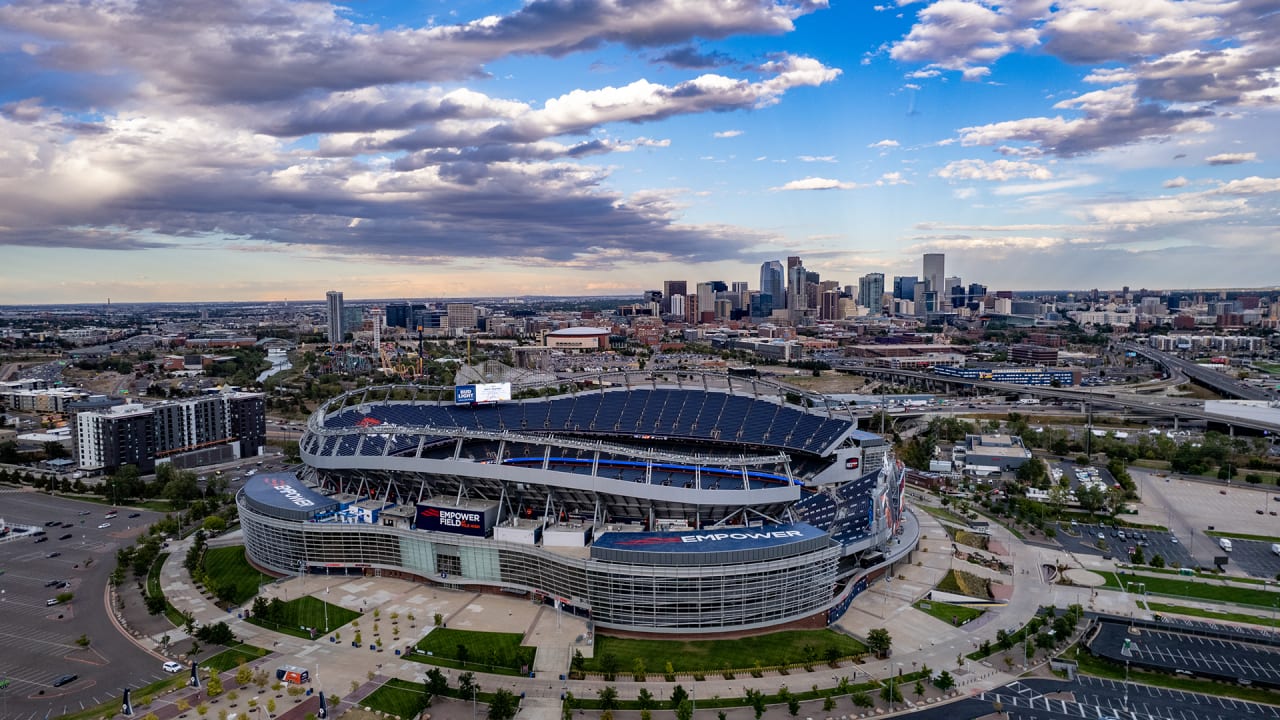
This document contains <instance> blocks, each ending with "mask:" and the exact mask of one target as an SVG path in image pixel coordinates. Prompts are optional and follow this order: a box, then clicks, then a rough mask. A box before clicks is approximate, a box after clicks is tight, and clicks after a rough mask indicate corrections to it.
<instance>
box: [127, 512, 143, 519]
mask: <svg viewBox="0 0 1280 720" xmlns="http://www.w3.org/2000/svg"><path fill="white" fill-rule="evenodd" d="M129 517H131V518H136V517H142V513H140V512H131V513H129Z"/></svg>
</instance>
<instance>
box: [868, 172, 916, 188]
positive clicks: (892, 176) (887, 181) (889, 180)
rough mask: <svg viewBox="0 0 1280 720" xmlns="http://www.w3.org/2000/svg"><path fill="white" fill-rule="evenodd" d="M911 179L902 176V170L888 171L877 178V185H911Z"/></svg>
mask: <svg viewBox="0 0 1280 720" xmlns="http://www.w3.org/2000/svg"><path fill="white" fill-rule="evenodd" d="M910 184H911V181H910V180H907V179H906V178H904V177H902V173H900V172H887V173H885V174H884V175H881V176H880V179H879V180H876V185H881V186H883V185H910Z"/></svg>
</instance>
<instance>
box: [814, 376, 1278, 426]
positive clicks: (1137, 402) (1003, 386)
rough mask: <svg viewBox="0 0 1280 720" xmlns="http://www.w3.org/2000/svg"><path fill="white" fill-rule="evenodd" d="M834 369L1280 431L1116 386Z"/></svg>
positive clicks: (1261, 423)
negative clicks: (1122, 392) (1126, 392)
mask: <svg viewBox="0 0 1280 720" xmlns="http://www.w3.org/2000/svg"><path fill="white" fill-rule="evenodd" d="M832 368H833V369H835V370H839V371H841V372H848V373H853V374H856V375H865V376H868V377H876V378H886V379H893V380H897V381H900V382H904V383H910V384H915V385H922V386H925V387H929V386H933V387H948V388H954V387H972V388H980V389H982V390H988V391H991V392H998V393H1006V394H1017V395H1030V396H1034V397H1039V398H1057V399H1062V400H1070V401H1072V402H1079V403H1091V404H1093V405H1094V406H1101V407H1122V408H1127V409H1129V410H1134V411H1136V412H1142V413H1146V414H1149V415H1153V416H1158V417H1172V418H1175V419H1188V418H1190V419H1196V420H1205V421H1208V422H1215V423H1220V424H1222V425H1225V426H1227V427H1228V429H1229V430H1233V429H1234V428H1249V429H1251V430H1259V431H1265V432H1269V433H1276V434H1280V423H1271V422H1264V421H1261V420H1256V419H1250V418H1242V417H1233V416H1230V415H1222V414H1219V413H1210V412H1205V410H1204V408H1203V407H1199V406H1190V405H1186V404H1185V403H1186V402H1187V401H1186V400H1183V399H1177V398H1152V397H1138V396H1133V397H1126V396H1124V395H1120V394H1117V393H1116V392H1115V390H1114V388H1055V387H1049V386H1045V385H1010V384H1008V383H998V382H991V381H990V380H977V379H970V378H958V377H951V376H947V375H934V374H933V373H931V372H921V371H919V370H896V369H893V368H883V367H867V366H865V365H861V364H859V363H852V362H847V361H843V362H842V361H839V360H837V361H835V362H833V363H832Z"/></svg>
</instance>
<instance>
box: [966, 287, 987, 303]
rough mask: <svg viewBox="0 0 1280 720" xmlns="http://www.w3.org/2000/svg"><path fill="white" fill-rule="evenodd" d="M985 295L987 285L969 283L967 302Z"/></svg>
mask: <svg viewBox="0 0 1280 720" xmlns="http://www.w3.org/2000/svg"><path fill="white" fill-rule="evenodd" d="M986 296H987V286H986V285H979V284H978V283H969V302H973V301H975V300H981V299H982V298H984V297H986Z"/></svg>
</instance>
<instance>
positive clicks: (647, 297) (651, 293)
mask: <svg viewBox="0 0 1280 720" xmlns="http://www.w3.org/2000/svg"><path fill="white" fill-rule="evenodd" d="M641 299H642V300H643V301H644V302H645V303H646V304H648V303H658V304H659V305H661V304H662V291H661V290H645V291H644V295H642V296H641Z"/></svg>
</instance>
